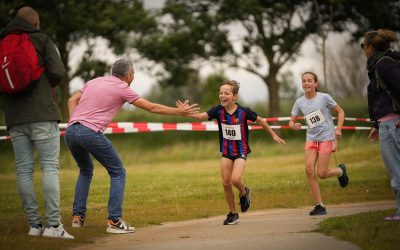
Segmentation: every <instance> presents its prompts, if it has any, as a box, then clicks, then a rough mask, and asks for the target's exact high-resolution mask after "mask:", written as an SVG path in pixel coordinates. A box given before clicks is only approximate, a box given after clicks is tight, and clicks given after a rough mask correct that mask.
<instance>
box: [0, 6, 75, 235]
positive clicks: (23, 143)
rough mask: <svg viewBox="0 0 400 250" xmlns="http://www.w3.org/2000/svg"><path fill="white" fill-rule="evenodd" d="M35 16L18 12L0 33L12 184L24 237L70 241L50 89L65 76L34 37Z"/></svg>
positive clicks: (42, 38) (0, 90) (51, 48)
mask: <svg viewBox="0 0 400 250" xmlns="http://www.w3.org/2000/svg"><path fill="white" fill-rule="evenodd" d="M39 27H40V19H39V14H38V13H37V12H36V11H35V10H34V9H32V8H31V7H22V8H20V9H19V10H18V11H17V15H16V17H15V18H14V19H13V20H12V21H11V22H10V23H9V24H8V25H7V26H6V27H4V28H3V29H2V30H1V32H0V65H1V68H0V94H1V95H2V99H3V105H2V107H3V111H4V114H5V121H6V126H7V129H8V131H9V133H10V136H11V142H12V145H13V149H14V156H15V164H16V173H17V182H18V189H19V193H20V197H21V199H22V203H23V208H24V211H25V215H26V217H27V218H28V222H29V225H30V229H29V233H28V235H31V236H46V237H54V238H63V239H74V237H73V236H72V235H70V234H68V233H67V232H66V231H65V229H64V227H63V225H62V224H61V215H60V183H59V152H60V136H59V127H58V123H59V122H60V121H61V117H60V112H59V109H58V105H57V102H56V100H55V96H54V91H53V88H54V87H55V86H57V85H58V84H59V83H61V82H62V80H63V78H64V77H65V76H66V70H65V67H64V65H63V63H62V61H61V58H60V55H59V53H58V51H57V48H56V46H55V45H54V43H53V42H52V40H51V39H50V37H49V36H48V35H46V34H44V33H41V32H39ZM34 146H35V147H36V148H37V150H38V153H39V159H40V164H41V170H42V181H43V193H44V201H45V208H46V212H45V213H46V214H45V218H46V226H44V224H43V222H42V219H41V215H40V213H39V211H38V204H37V201H36V194H35V188H34V183H33V172H34V168H35V167H34V165H35V164H34V154H33V150H34V149H33V147H34Z"/></svg>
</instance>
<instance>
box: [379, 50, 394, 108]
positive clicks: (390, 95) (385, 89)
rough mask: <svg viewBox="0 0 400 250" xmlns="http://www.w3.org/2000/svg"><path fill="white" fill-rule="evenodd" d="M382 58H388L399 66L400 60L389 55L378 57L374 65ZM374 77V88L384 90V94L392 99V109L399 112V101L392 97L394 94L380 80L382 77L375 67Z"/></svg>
mask: <svg viewBox="0 0 400 250" xmlns="http://www.w3.org/2000/svg"><path fill="white" fill-rule="evenodd" d="M383 59H390V60H391V61H393V62H394V63H396V64H397V65H398V66H400V60H395V59H394V58H393V57H391V56H382V57H381V58H379V60H378V61H377V62H376V65H378V63H379V62H380V61H382V60H383ZM375 79H376V88H377V89H378V90H379V89H382V90H383V91H385V92H386V94H387V95H388V96H389V97H390V99H392V104H393V110H394V111H397V112H400V102H398V101H397V100H396V98H395V97H394V95H393V94H392V93H391V92H390V90H389V89H388V88H387V86H386V84H385V82H384V81H383V80H382V77H381V76H380V75H379V73H378V69H377V68H375Z"/></svg>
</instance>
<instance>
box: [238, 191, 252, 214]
mask: <svg viewBox="0 0 400 250" xmlns="http://www.w3.org/2000/svg"><path fill="white" fill-rule="evenodd" d="M244 190H246V194H245V195H244V196H242V197H240V196H239V199H240V210H241V211H242V212H246V211H247V210H248V209H249V208H250V203H251V201H250V193H251V191H250V188H248V187H245V188H244Z"/></svg>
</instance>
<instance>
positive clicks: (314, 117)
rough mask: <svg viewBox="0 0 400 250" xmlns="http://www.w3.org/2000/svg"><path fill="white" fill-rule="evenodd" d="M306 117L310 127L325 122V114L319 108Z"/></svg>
mask: <svg viewBox="0 0 400 250" xmlns="http://www.w3.org/2000/svg"><path fill="white" fill-rule="evenodd" d="M304 118H305V120H306V122H307V125H308V127H309V128H314V127H316V126H319V125H321V124H322V123H324V122H325V116H324V115H323V114H322V112H321V110H319V109H317V110H315V111H313V112H311V113H309V114H307V115H305V116H304Z"/></svg>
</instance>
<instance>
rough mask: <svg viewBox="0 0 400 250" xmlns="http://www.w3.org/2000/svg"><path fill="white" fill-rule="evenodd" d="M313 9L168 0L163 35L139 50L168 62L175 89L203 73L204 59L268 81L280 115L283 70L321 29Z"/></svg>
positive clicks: (298, 3)
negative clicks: (239, 31)
mask: <svg viewBox="0 0 400 250" xmlns="http://www.w3.org/2000/svg"><path fill="white" fill-rule="evenodd" d="M310 6H311V4H310V1H304V0H290V1H289V0H286V1H273V0H270V1H256V0H220V1H215V0H202V1H194V0H191V1H183V0H168V1H167V2H166V4H165V7H164V8H163V10H162V12H161V13H160V14H161V15H162V16H163V17H164V18H160V19H159V20H161V21H160V23H159V24H160V25H159V29H158V30H157V32H155V33H153V34H151V35H150V36H148V37H146V38H145V39H143V40H142V42H141V43H139V45H137V46H136V47H137V48H138V50H139V51H140V52H142V53H143V54H144V55H145V57H147V58H150V59H152V60H155V61H158V62H161V63H162V65H163V66H164V69H165V70H166V71H167V72H168V73H169V74H168V73H167V74H165V76H167V82H168V83H169V84H179V83H183V82H185V77H184V74H185V73H184V72H185V71H186V70H187V69H193V70H196V69H198V65H199V61H201V60H216V61H220V62H223V63H224V64H227V65H229V66H231V67H237V68H243V69H245V70H247V71H249V72H251V73H253V74H255V75H257V76H259V77H260V78H261V79H262V80H263V81H264V82H265V84H266V85H267V88H268V91H269V97H270V99H269V113H270V114H271V115H277V114H279V96H278V94H279V83H278V80H277V75H278V73H279V70H280V69H281V67H282V66H283V65H284V64H285V63H287V62H288V61H290V60H293V59H294V58H295V56H296V55H298V54H299V50H300V46H301V45H302V43H303V41H304V40H305V39H306V37H307V36H308V35H309V34H310V33H311V32H314V31H315V30H316V27H317V26H316V24H315V22H314V20H313V15H312V13H311V11H310ZM238 24H239V26H240V27H241V28H243V29H244V31H245V35H243V36H242V37H241V38H240V39H241V40H240V42H239V43H237V41H236V40H231V39H230V37H229V36H230V34H231V31H232V27H234V25H238ZM149 41H151V43H150V42H149ZM234 48H235V49H234ZM180 69H183V72H182V71H180ZM177 77H179V78H182V79H181V80H178V79H176V78H177ZM171 80H175V82H174V81H171Z"/></svg>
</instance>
